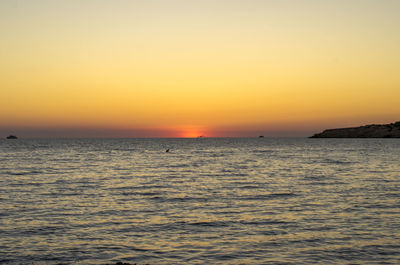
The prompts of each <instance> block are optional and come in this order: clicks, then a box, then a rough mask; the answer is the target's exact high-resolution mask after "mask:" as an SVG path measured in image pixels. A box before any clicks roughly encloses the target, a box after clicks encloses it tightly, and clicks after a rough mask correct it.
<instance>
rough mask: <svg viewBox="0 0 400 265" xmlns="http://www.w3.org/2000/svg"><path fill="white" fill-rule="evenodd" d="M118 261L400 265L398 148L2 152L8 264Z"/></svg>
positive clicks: (289, 143) (321, 145)
mask: <svg viewBox="0 0 400 265" xmlns="http://www.w3.org/2000/svg"><path fill="white" fill-rule="evenodd" d="M167 150H169V151H168V152H167ZM118 262H123V263H129V264H135V263H136V264H140V265H144V264H150V265H153V264H400V139H306V138H304V139H303V138H194V139H17V140H7V139H1V140H0V263H2V264H35V265H36V264H63V265H64V264H116V263H118Z"/></svg>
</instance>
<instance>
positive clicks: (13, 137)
mask: <svg viewBox="0 0 400 265" xmlns="http://www.w3.org/2000/svg"><path fill="white" fill-rule="evenodd" d="M7 139H18V137H17V136H15V135H9V136H7Z"/></svg>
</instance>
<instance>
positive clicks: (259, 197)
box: [242, 192, 297, 201]
mask: <svg viewBox="0 0 400 265" xmlns="http://www.w3.org/2000/svg"><path fill="white" fill-rule="evenodd" d="M292 196H297V195H296V194H294V193H291V192H280V193H270V194H260V195H254V196H251V197H243V198H242V199H244V200H256V201H257V200H266V199H274V198H285V197H292Z"/></svg>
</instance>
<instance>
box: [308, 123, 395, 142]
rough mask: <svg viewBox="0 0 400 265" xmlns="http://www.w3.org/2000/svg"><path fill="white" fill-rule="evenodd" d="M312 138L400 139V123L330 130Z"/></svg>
mask: <svg viewBox="0 0 400 265" xmlns="http://www.w3.org/2000/svg"><path fill="white" fill-rule="evenodd" d="M310 138H400V121H398V122H395V123H390V124H371V125H365V126H360V127H351V128H340V129H328V130H325V131H323V132H322V133H317V134H314V135H313V136H311V137H310Z"/></svg>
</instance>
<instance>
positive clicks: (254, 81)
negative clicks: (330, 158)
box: [0, 0, 400, 137]
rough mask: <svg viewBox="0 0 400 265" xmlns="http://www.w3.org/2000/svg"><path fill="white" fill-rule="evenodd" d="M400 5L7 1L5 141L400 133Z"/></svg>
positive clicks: (364, 0)
mask: <svg viewBox="0 0 400 265" xmlns="http://www.w3.org/2000/svg"><path fill="white" fill-rule="evenodd" d="M399 13H400V2H399V1H395V0H393V1H391V0H386V1H372V0H359V1H358V0H357V1H355V0H353V1H351V0H350V1H341V0H339V1H323V0H321V1H317V0H313V1H311V0H309V1H303V0H299V1H294V0H293V1H289V0H282V1H273V0H271V1H261V0H249V1H239V0H230V1H228V0H215V1H211V0H204V1H195V0H193V1H184V0H181V1H176V0H172V1H161V0H159V1H157V0H155V1H94V0H93V1H41V0H39V1H11V0H10V1H2V2H0V34H1V36H2V37H1V40H2V41H1V42H0V89H1V97H0V106H1V111H0V133H2V134H9V133H18V134H19V135H23V136H25V137H96V136H97V137H196V136H198V135H204V136H209V137H214V136H230V137H232V136H254V135H259V134H263V135H266V136H308V135H310V134H312V133H313V132H317V131H320V130H322V129H324V128H332V127H345V126H357V125H362V124H366V123H388V122H394V121H396V120H400V108H399V107H398V106H399V105H400V78H399V74H398V69H400V49H399V47H400V32H399V30H398V29H399V28H400V16H398V14H399Z"/></svg>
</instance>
